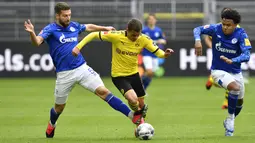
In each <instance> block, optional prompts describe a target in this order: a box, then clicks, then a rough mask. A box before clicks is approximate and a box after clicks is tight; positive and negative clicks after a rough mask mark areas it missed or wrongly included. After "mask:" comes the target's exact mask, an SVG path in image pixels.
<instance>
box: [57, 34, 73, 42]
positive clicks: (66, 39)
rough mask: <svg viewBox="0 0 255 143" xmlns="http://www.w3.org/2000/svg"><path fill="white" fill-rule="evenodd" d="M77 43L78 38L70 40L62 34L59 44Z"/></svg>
mask: <svg viewBox="0 0 255 143" xmlns="http://www.w3.org/2000/svg"><path fill="white" fill-rule="evenodd" d="M76 41H77V37H70V38H66V37H65V35H64V34H63V33H62V35H61V36H60V37H59V42H61V43H63V44H64V43H67V42H76Z"/></svg>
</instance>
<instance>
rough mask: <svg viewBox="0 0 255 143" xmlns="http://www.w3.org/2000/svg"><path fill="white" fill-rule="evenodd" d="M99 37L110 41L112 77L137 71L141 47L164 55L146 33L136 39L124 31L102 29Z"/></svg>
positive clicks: (160, 55)
mask: <svg viewBox="0 0 255 143" xmlns="http://www.w3.org/2000/svg"><path fill="white" fill-rule="evenodd" d="M99 39H101V40H102V41H108V42H111V43H112V67H111V68H112V70H111V75H112V77H118V76H129V75H132V74H135V73H137V72H138V54H139V53H140V52H141V50H142V49H143V48H146V49H148V50H149V51H150V52H152V53H155V55H157V56H158V57H164V52H163V51H162V50H160V49H159V48H158V46H157V45H156V44H155V43H154V42H153V40H151V38H150V37H148V36H147V35H144V34H141V35H140V36H139V37H138V39H137V40H136V41H131V40H129V39H128V38H127V32H126V31H102V32H99Z"/></svg>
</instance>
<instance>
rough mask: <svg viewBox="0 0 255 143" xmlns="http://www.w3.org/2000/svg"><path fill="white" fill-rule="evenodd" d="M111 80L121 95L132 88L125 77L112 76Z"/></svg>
mask: <svg viewBox="0 0 255 143" xmlns="http://www.w3.org/2000/svg"><path fill="white" fill-rule="evenodd" d="M112 82H113V84H114V85H115V87H117V88H118V90H119V91H120V92H121V94H122V95H123V96H124V95H125V93H127V92H128V91H129V90H131V89H132V86H131V83H130V82H129V80H128V78H127V77H112Z"/></svg>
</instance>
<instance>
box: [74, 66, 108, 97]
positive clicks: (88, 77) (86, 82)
mask: <svg viewBox="0 0 255 143" xmlns="http://www.w3.org/2000/svg"><path fill="white" fill-rule="evenodd" d="M77 75H78V83H79V84H80V85H81V86H82V87H83V88H85V89H87V90H89V91H91V92H93V93H95V91H96V89H97V88H98V87H100V86H104V83H103V81H102V79H101V77H100V76H99V74H98V73H97V72H96V71H94V70H93V69H92V68H91V67H89V66H88V65H87V64H84V65H82V66H81V67H80V68H79V69H78V70H77Z"/></svg>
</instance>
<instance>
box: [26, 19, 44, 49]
mask: <svg viewBox="0 0 255 143" xmlns="http://www.w3.org/2000/svg"><path fill="white" fill-rule="evenodd" d="M24 28H25V30H26V31H27V32H29V34H30V39H31V42H32V44H33V45H36V46H39V45H41V44H42V42H43V38H42V37H41V36H36V34H35V31H34V26H33V24H32V22H31V21H30V20H29V19H28V20H27V21H25V22H24Z"/></svg>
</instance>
